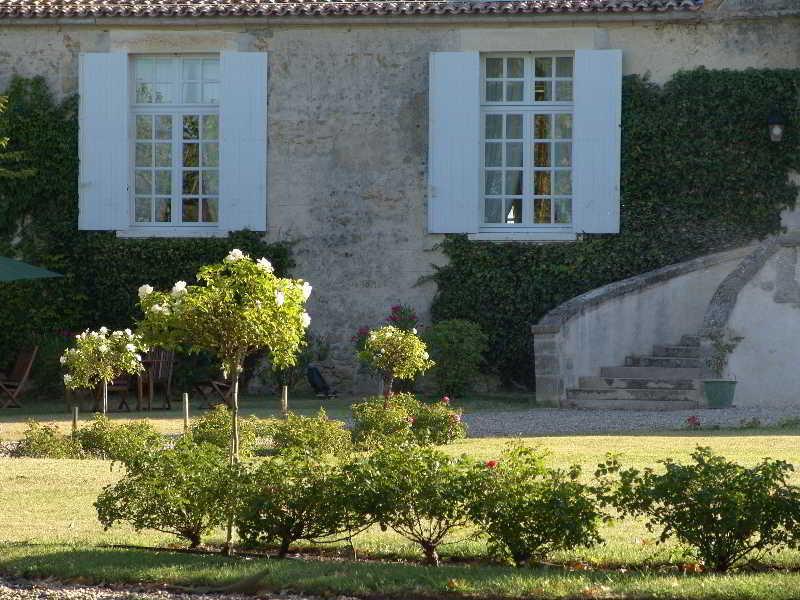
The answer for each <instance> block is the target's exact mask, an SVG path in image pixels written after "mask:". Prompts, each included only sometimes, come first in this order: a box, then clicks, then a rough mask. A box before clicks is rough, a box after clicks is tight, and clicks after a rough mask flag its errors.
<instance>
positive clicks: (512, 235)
mask: <svg viewBox="0 0 800 600" xmlns="http://www.w3.org/2000/svg"><path fill="white" fill-rule="evenodd" d="M467 238H468V239H470V240H472V241H476V242H574V241H575V240H576V239H578V236H577V234H576V233H575V232H574V231H564V230H560V231H559V230H556V231H541V230H539V231H480V232H478V233H470V234H468V235H467Z"/></svg>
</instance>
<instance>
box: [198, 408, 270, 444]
mask: <svg viewBox="0 0 800 600" xmlns="http://www.w3.org/2000/svg"><path fill="white" fill-rule="evenodd" d="M231 425H232V423H231V412H230V409H229V408H228V407H227V406H225V405H224V404H217V405H216V406H215V407H214V408H212V409H211V410H209V411H208V412H206V413H205V414H204V415H202V416H201V417H198V418H197V419H193V421H192V425H191V435H192V440H193V441H194V442H195V443H196V444H211V445H213V446H216V447H217V448H221V449H223V450H230V446H231ZM269 433H270V427H269V424H268V423H267V422H266V421H263V420H261V419H259V418H258V417H256V416H254V415H251V416H249V417H245V418H243V419H239V451H240V453H241V455H242V456H251V455H252V454H253V453H254V452H255V451H256V446H257V444H258V440H259V438H264V437H267V436H268V435H269Z"/></svg>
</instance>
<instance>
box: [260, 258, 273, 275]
mask: <svg viewBox="0 0 800 600" xmlns="http://www.w3.org/2000/svg"><path fill="white" fill-rule="evenodd" d="M256 264H257V265H258V268H259V269H261V270H262V271H266V272H267V273H272V272H273V271H275V268H274V267H273V266H272V263H271V262H269V261H268V260H267V259H266V258H264V257H263V256H262V257H261V258H259V259H258V260H257V261H256Z"/></svg>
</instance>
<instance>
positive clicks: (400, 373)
mask: <svg viewBox="0 0 800 600" xmlns="http://www.w3.org/2000/svg"><path fill="white" fill-rule="evenodd" d="M358 358H359V359H361V360H362V361H364V362H365V363H367V364H368V365H369V366H370V367H372V368H373V369H375V370H376V371H378V372H379V373H380V374H381V376H382V378H383V379H382V381H383V386H384V388H383V391H384V394H387V395H388V394H391V392H392V384H393V383H394V380H395V379H413V378H414V377H416V376H417V375H420V374H422V373H424V372H425V371H427V370H428V369H430V368H431V367H433V366H434V364H435V363H434V362H433V361H432V360H431V359H430V357H429V356H428V349H427V347H426V346H425V342H423V341H422V340H421V339H420V338H419V337H418V336H417V330H416V329H411V331H405V330H403V329H398V328H397V327H395V326H393V325H386V326H384V327H380V328H379V329H375V330H373V331H370V332H369V335H368V336H367V339H366V342H365V343H364V349H363V350H361V351H360V352H359V353H358Z"/></svg>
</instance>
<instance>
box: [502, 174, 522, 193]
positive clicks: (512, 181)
mask: <svg viewBox="0 0 800 600" xmlns="http://www.w3.org/2000/svg"><path fill="white" fill-rule="evenodd" d="M505 194H506V196H521V195H522V171H506V191H505Z"/></svg>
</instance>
